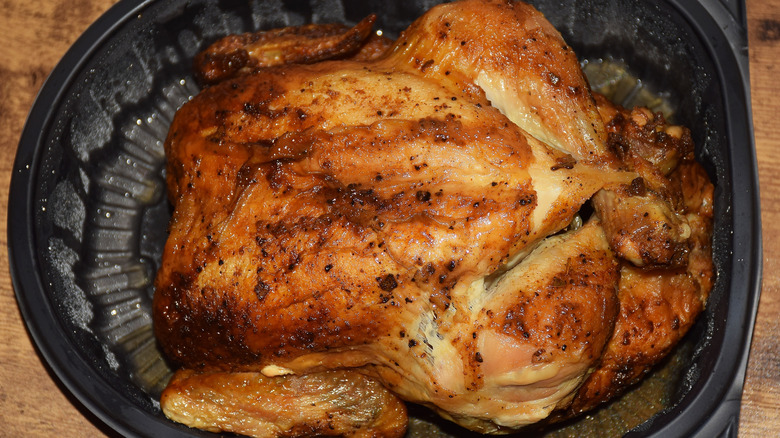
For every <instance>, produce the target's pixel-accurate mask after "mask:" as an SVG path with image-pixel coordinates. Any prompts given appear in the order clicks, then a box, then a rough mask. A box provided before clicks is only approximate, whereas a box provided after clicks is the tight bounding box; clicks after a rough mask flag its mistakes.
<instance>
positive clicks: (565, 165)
mask: <svg viewBox="0 0 780 438" xmlns="http://www.w3.org/2000/svg"><path fill="white" fill-rule="evenodd" d="M575 164H577V160H576V159H575V158H574V157H572V156H571V155H566V156H563V157H559V158H557V159H556V160H555V164H553V165H552V167H550V170H552V171H556V170H559V169H568V170H571V169H573V168H574V165H575Z"/></svg>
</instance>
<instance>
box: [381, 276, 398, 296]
mask: <svg viewBox="0 0 780 438" xmlns="http://www.w3.org/2000/svg"><path fill="white" fill-rule="evenodd" d="M376 281H377V283H379V288H380V289H382V290H383V291H385V292H391V291H392V290H393V289H395V288H397V287H398V281H396V279H395V276H394V275H393V274H387V275H385V276H384V277H377V279H376Z"/></svg>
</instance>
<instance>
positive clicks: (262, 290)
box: [254, 280, 271, 302]
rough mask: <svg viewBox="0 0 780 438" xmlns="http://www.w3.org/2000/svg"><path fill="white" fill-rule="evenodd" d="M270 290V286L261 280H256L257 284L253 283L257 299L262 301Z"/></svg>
mask: <svg viewBox="0 0 780 438" xmlns="http://www.w3.org/2000/svg"><path fill="white" fill-rule="evenodd" d="M270 291H271V287H270V286H269V285H268V284H266V283H265V282H264V281H263V280H257V284H255V288H254V292H255V296H256V297H257V301H260V302H262V301H263V300H265V297H266V296H267V295H268V293H269V292H270Z"/></svg>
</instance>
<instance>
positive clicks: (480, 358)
mask: <svg viewBox="0 0 780 438" xmlns="http://www.w3.org/2000/svg"><path fill="white" fill-rule="evenodd" d="M474 360H476V361H477V362H478V363H482V361H483V359H482V353H480V352H479V351H477V353H476V354H475V355H474Z"/></svg>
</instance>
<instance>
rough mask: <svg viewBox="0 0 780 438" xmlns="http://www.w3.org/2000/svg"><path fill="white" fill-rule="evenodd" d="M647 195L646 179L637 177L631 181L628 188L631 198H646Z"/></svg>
mask: <svg viewBox="0 0 780 438" xmlns="http://www.w3.org/2000/svg"><path fill="white" fill-rule="evenodd" d="M646 194H647V186H646V185H645V180H644V178H642V177H641V176H640V177H636V178H634V179H633V180H632V181H631V184H629V186H628V195H629V196H645V195H646Z"/></svg>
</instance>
